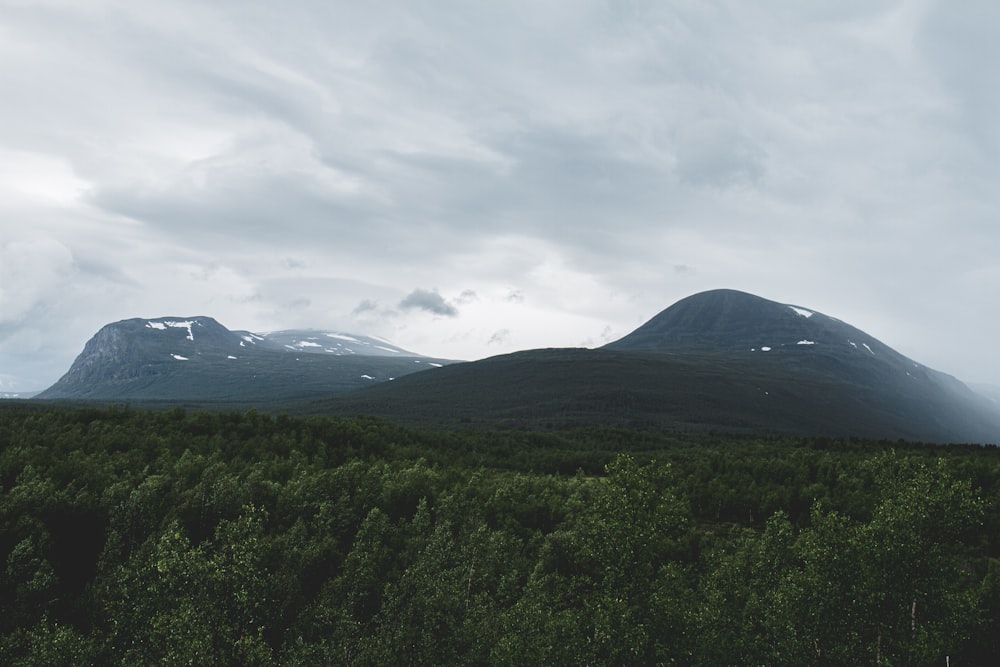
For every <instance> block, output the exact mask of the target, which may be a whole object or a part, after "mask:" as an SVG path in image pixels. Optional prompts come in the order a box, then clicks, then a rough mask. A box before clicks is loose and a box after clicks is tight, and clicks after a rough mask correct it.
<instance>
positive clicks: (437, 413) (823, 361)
mask: <svg viewBox="0 0 1000 667" xmlns="http://www.w3.org/2000/svg"><path fill="white" fill-rule="evenodd" d="M314 409H315V410H328V411H331V412H334V413H336V414H356V413H365V414H374V415H379V416H383V417H386V418H390V419H395V420H399V421H403V422H407V423H414V424H419V423H423V424H428V423H435V422H440V423H445V424H454V423H466V424H479V425H483V426H491V425H505V426H516V427H537V426H567V425H574V424H602V423H608V424H616V425H623V426H656V427H662V428H681V429H702V430H703V429H720V428H721V429H725V430H734V431H763V432H774V433H796V434H826V435H837V436H852V435H854V436H864V437H873V438H889V439H897V438H902V439H908V440H925V441H932V442H997V441H998V440H1000V412H998V411H997V410H996V409H995V408H994V407H993V405H992V404H991V403H990V402H989V401H987V400H986V399H985V398H983V397H982V396H980V395H978V394H975V393H973V392H972V391H970V390H969V389H968V388H967V387H966V386H965V385H963V384H962V383H961V382H959V381H958V380H956V379H955V378H953V377H951V376H949V375H946V374H944V373H940V372H938V371H934V370H932V369H930V368H927V367H926V366H923V365H922V364H919V363H918V362H915V361H912V360H910V359H908V358H906V357H905V356H903V355H901V354H899V353H898V352H896V351H895V350H893V349H892V348H890V347H889V346H887V345H885V344H884V343H882V342H880V341H878V340H876V339H875V338H873V337H871V336H869V335H868V334H865V333H864V332H863V331H861V330H859V329H856V328H854V327H852V326H850V325H847V324H845V323H843V322H841V321H839V320H837V319H835V318H832V317H828V316H826V315H823V314H821V313H818V312H816V311H813V310H809V309H806V308H802V307H800V306H789V305H786V304H779V303H776V302H773V301H769V300H767V299H762V298H760V297H756V296H753V295H749V294H745V293H742V292H735V291H733V290H716V291H712V292H705V293H702V294H699V295H694V296H692V297H689V298H688V299H685V300H683V301H681V302H678V303H677V304H675V305H674V306H671V307H670V308H668V309H666V310H665V311H663V312H662V313H660V314H659V315H657V316H656V317H654V318H653V319H651V320H650V321H649V322H648V323H646V324H645V325H643V326H642V327H640V328H639V329H637V330H636V331H635V332H633V333H632V334H629V335H628V336H626V337H624V338H622V339H621V340H619V341H616V342H614V343H611V344H609V345H607V346H605V347H604V348H602V349H598V350H584V349H575V350H574V349H550V350H531V351H526V352H518V353H514V354H510V355H503V356H498V357H493V358H490V359H484V360H482V361H477V362H472V363H466V364H460V365H455V366H451V367H448V368H442V369H438V370H435V371H434V372H431V373H426V374H422V375H420V376H413V377H409V378H402V379H400V380H398V381H396V382H394V383H392V385H383V386H378V387H372V388H369V389H365V390H364V391H359V392H354V393H352V394H349V395H345V396H342V397H340V398H338V399H335V400H331V401H327V402H325V403H323V404H321V405H317V406H315V407H314Z"/></svg>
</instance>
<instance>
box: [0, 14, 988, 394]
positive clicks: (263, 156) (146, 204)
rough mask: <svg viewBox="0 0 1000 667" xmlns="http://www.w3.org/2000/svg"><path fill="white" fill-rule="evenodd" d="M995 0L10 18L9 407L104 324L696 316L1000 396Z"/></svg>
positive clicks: (0, 336)
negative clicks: (852, 344)
mask: <svg viewBox="0 0 1000 667" xmlns="http://www.w3.org/2000/svg"><path fill="white" fill-rule="evenodd" d="M997 62H1000V3H996V2H994V1H993V0H981V1H978V2H977V1H976V0H964V1H963V2H962V3H947V2H943V1H941V2H932V1H930V0H927V1H923V0H915V1H912V2H894V1H889V0H864V1H860V0H859V1H848V0H830V1H828V2H822V1H818V2H805V3H803V2H790V1H788V0H772V1H763V2H753V3H745V2H728V1H720V2H710V1H706V2H687V1H681V0H678V1H673V0H666V1H662V2H661V1H657V2H653V1H645V0H620V1H601V2H598V1H592V0H573V1H572V2H569V1H565V2H560V1H546V2H537V1H535V0H531V1H528V0H524V1H504V2H489V3H470V2H464V1H462V2H460V1H457V0H455V1H444V0H440V1H438V0H435V1H430V0H428V1H421V2H411V1H406V2H390V1H386V2H370V3H368V2H365V3H360V2H339V1H334V2H331V1H329V0H315V1H309V0H303V1H301V2H296V3H273V2H261V1H255V0H241V1H240V2H235V1H232V2H213V3H203V2H194V1H187V0H176V1H174V2H169V3H164V2H144V1H141V0H138V1H137V0H128V1H124V0H122V1H117V0H89V1H88V2H86V3H76V2H68V1H60V0H49V1H42V0H30V1H28V0H25V1H23V2H22V1H17V0H0V91H3V99H4V102H3V104H2V105H0V391H16V390H31V389H42V388H44V387H46V386H48V385H50V384H51V383H52V382H54V381H55V380H56V379H58V377H59V376H60V375H61V374H62V373H63V372H65V370H66V369H67V368H68V367H69V365H70V363H71V362H72V360H73V358H74V357H75V356H76V354H78V353H79V352H80V350H82V348H83V345H84V343H85V342H86V340H87V339H88V338H89V337H90V336H91V335H92V334H93V333H94V332H96V330H97V329H98V328H100V327H101V326H102V325H104V324H106V323H108V322H112V321H116V320H119V319H124V318H129V317H138V316H143V317H153V316H162V315H175V316H193V315H210V316H214V317H216V318H217V319H218V320H219V321H220V322H222V323H223V324H224V325H226V326H228V327H230V328H234V329H250V330H274V329H282V328H294V327H315V328H331V329H334V328H336V329H340V330H342V331H347V332H355V333H362V334H371V335H379V336H383V337H386V338H389V339H390V340H392V341H393V342H395V343H396V344H398V345H400V346H402V347H404V348H407V349H411V350H414V351H416V352H420V353H424V354H429V355H435V356H441V357H452V358H466V359H471V358H479V357H483V356H488V355H491V354H497V353H501V352H508V351H512V350H516V349H525V348H531V347H547V346H576V345H600V344H603V343H604V342H606V341H608V340H613V339H615V338H618V337H620V336H622V335H624V334H626V333H628V332H629V331H631V330H632V329H634V328H635V327H636V326H638V325H640V324H641V323H642V322H644V321H645V320H647V319H648V318H650V317H652V316H653V315H655V314H656V313H657V312H659V311H660V310H662V309H663V308H665V307H667V306H669V305H670V304H671V303H673V302H675V301H676V300H678V299H680V298H683V297H685V296H687V295H689V294H692V293H695V292H698V291H701V290H705V289H711V288H717V287H731V288H736V289H742V290H745V291H749V292H753V293H755V294H759V295H761V296H764V297H767V298H771V299H775V300H779V301H784V302H789V303H796V304H800V305H804V306H807V307H810V308H815V309H817V310H820V311H822V312H825V313H827V314H830V315H834V316H836V317H839V318H841V319H843V320H845V321H847V322H849V323H851V324H854V325H855V326H858V327H860V328H861V329H864V330H866V331H868V332H869V333H871V334H872V335H874V336H876V337H878V338H880V339H881V340H883V341H884V342H886V343H888V344H889V345H892V346H893V347H895V348H896V349H898V350H899V351H901V352H903V353H904V354H907V355H909V356H911V357H913V358H914V359H916V360H918V361H920V362H922V363H926V364H928V365H930V366H932V367H935V368H938V369H940V370H943V371H946V372H949V373H952V374H954V375H957V376H958V377H960V378H962V379H965V380H968V381H984V382H993V383H996V384H1000V355H998V354H997V353H996V348H995V345H996V340H997V339H998V337H1000V307H998V306H1000V297H998V295H1000V261H998V258H1000V188H998V187H997V184H998V183H1000V159H998V155H1000V129H998V128H1000V121H998V120H997V119H998V118H1000V86H998V85H996V82H995V76H996V74H995V66H996V63H997Z"/></svg>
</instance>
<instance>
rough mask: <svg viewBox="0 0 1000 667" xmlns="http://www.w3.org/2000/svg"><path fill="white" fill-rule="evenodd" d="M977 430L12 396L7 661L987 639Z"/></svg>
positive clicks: (545, 660) (506, 659)
mask: <svg viewBox="0 0 1000 667" xmlns="http://www.w3.org/2000/svg"><path fill="white" fill-rule="evenodd" d="M998 501H1000V459H998V457H997V452H996V450H995V449H993V448H980V447H931V446H925V445H918V444H907V443H891V444H890V443H877V442H869V441H862V440H829V439H822V438H815V439H812V438H797V439H790V438H761V437H753V436H741V437H737V436H733V435H726V436H719V435H713V434H711V433H698V434H691V433H688V434H678V433H664V432H658V431H653V430H625V429H621V430H616V429H608V428H598V427H595V428H588V429H576V430H565V431H550V432H545V433H536V432H520V431H437V432H435V431H427V430H412V429H405V428H401V427H398V426H394V425H392V424H389V423H386V422H382V421H378V420H373V419H366V418H355V419H332V418H319V417H310V418H288V417H283V416H282V417H271V416H267V415H262V414H258V413H256V412H253V411H251V412H248V413H243V414H238V413H230V414H221V413H220V414H213V413H207V412H199V413H194V414H187V413H186V412H185V411H183V410H180V409H176V410H172V411H166V412H147V411H137V410H131V409H128V408H117V409H114V408H113V409H50V410H40V409H29V408H24V409H9V408H5V409H3V410H0V663H3V664H12V665H32V664H46V665H47V664H88V663H93V664H111V663H119V664H151V663H169V664H174V663H190V664H248V665H270V664H291V665H295V664H302V665H307V664H352V665H374V664H459V665H461V664H526V665H532V664H536V665H542V664H546V665H547V664H698V665H705V664H708V665H713V664H718V665H726V664H770V665H802V664H815V665H838V664H872V663H875V664H884V665H889V664H892V665H925V664H943V663H944V662H945V660H946V656H947V658H948V659H949V660H950V661H951V663H952V664H956V665H959V664H984V663H988V662H989V661H990V658H991V656H993V655H995V654H996V651H997V650H998V646H997V639H996V637H998V636H1000V583H998V582H1000V575H998V572H1000V565H998V563H1000V543H998V542H997V540H998V531H996V530H994V528H995V527H997V526H998V525H1000V505H998Z"/></svg>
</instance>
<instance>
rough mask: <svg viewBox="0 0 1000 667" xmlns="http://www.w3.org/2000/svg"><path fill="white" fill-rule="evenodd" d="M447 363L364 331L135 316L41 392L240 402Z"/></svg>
mask: <svg viewBox="0 0 1000 667" xmlns="http://www.w3.org/2000/svg"><path fill="white" fill-rule="evenodd" d="M448 363H453V362H452V361H451V360H447V359H437V358H432V357H425V356H423V355H418V354H414V353H412V352H409V351H407V350H404V349H403V348H400V347H398V346H395V345H393V344H392V343H390V342H389V341H385V340H383V339H379V338H374V337H370V336H363V335H360V334H347V333H342V332H331V331H327V330H311V329H303V330H299V329H288V330H281V331H276V332H262V333H253V332H249V331H239V330H236V331H233V330H229V329H227V328H226V327H224V326H223V325H222V324H220V323H219V322H218V321H217V320H215V319H214V318H211V317H207V316H194V317H172V316H170V317H154V318H130V319H126V320H120V321H118V322H114V323H111V324H107V325H105V326H104V327H102V328H101V329H100V330H99V331H98V332H97V333H96V334H94V336H93V337H91V339H90V340H88V341H87V343H86V344H85V345H84V349H83V351H82V352H81V353H80V355H79V356H78V357H77V358H76V360H75V361H74V362H73V364H72V365H71V366H70V368H69V370H68V371H67V372H66V373H65V374H64V375H63V376H62V377H61V378H60V379H59V380H58V381H57V382H56V383H55V384H54V385H52V386H51V387H49V388H48V389H46V390H44V391H43V392H41V393H40V394H38V396H37V398H41V399H49V398H64V399H65V398H68V399H110V400H225V401H231V402H233V403H234V404H240V403H246V402H261V401H269V400H286V399H297V398H301V397H304V396H310V395H315V394H322V393H339V392H342V391H348V390H351V389H356V388H359V387H361V386H364V385H366V384H369V383H371V382H378V381H385V380H390V379H393V378H395V377H400V376H403V375H406V374H408V373H412V372H415V371H417V370H423V369H426V368H432V367H435V366H441V365H445V364H448ZM297 376H298V377H297Z"/></svg>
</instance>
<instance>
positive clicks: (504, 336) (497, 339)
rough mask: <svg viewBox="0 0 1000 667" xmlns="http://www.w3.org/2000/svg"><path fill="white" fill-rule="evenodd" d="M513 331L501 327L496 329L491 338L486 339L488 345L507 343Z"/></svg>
mask: <svg viewBox="0 0 1000 667" xmlns="http://www.w3.org/2000/svg"><path fill="white" fill-rule="evenodd" d="M510 337H511V333H510V329H499V330H498V331H494V332H493V335H492V336H490V339H489V340H488V341H486V344H487V345H506V344H507V343H508V342H509V341H510Z"/></svg>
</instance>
